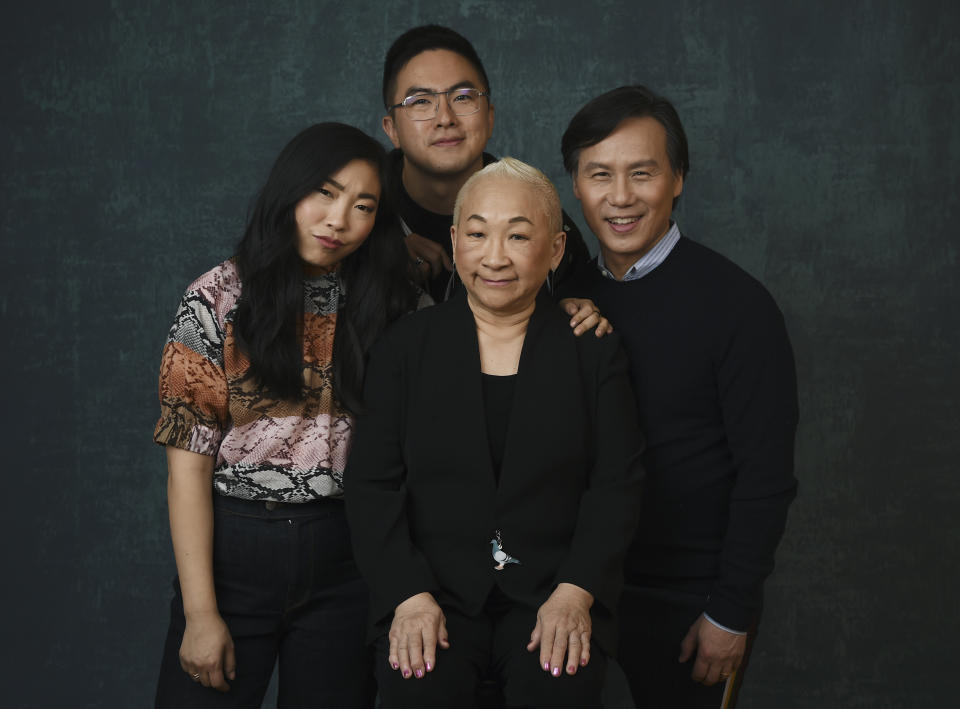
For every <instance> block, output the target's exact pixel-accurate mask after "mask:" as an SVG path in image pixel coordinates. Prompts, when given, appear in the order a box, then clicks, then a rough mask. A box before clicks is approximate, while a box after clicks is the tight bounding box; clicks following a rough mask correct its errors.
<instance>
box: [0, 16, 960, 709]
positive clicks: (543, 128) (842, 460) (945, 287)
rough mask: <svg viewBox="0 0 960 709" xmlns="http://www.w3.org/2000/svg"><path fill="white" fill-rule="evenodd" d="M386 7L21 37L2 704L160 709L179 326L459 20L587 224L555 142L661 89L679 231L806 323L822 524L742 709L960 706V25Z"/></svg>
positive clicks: (801, 360) (781, 582)
mask: <svg viewBox="0 0 960 709" xmlns="http://www.w3.org/2000/svg"><path fill="white" fill-rule="evenodd" d="M384 5H386V4H385V3H374V2H369V1H367V0H355V1H354V2H349V3H345V2H331V1H329V0H314V1H312V2H303V1H300V2H297V1H293V0H273V1H272V2H269V3H268V2H254V1H253V0H248V2H236V3H221V2H213V1H211V0H192V1H190V2H186V1H181V0H167V1H165V2H150V1H147V0H142V1H139V2H137V1H134V0H115V1H114V2H105V1H103V0H86V1H85V2H82V3H79V2H62V3H55V2H49V1H48V0H34V1H33V2H27V3H20V4H18V5H17V7H16V8H15V9H12V8H8V9H7V10H6V11H5V12H4V19H3V23H2V29H0V86H2V94H0V96H2V98H0V101H2V110H0V232H2V242H0V279H2V281H0V283H2V285H0V288H2V290H0V318H2V332H3V344H2V358H3V359H2V363H0V364H2V366H0V372H2V374H0V376H2V378H3V384H2V387H3V388H2V391H3V400H2V401H3V413H2V417H3V418H2V432H3V445H4V448H5V449H6V450H7V451H8V454H7V465H6V469H5V470H4V476H3V477H4V485H3V494H2V499H3V503H2V504H3V507H4V511H5V512H6V514H5V515H3V516H2V519H3V520H4V534H3V546H4V558H5V559H6V560H7V563H6V568H7V573H6V575H5V579H6V580H5V581H4V582H3V583H2V588H3V594H4V597H3V601H4V605H3V608H4V610H5V612H6V614H7V619H6V621H7V622H6V623H4V632H3V643H2V645H3V659H2V666H3V674H4V676H5V677H7V678H8V679H7V681H6V682H4V686H3V688H2V689H0V704H3V705H4V706H10V707H53V706H72V707H110V708H114V707H124V708H126V707H142V706H148V705H150V704H151V702H152V694H153V686H154V681H155V676H156V670H157V665H158V660H159V656H160V649H161V641H162V637H163V631H164V627H165V622H166V612H167V611H166V603H167V598H168V596H169V581H170V579H171V577H172V573H173V563H172V554H171V552H170V546H169V537H168V532H167V528H166V511H165V500H164V492H165V470H164V463H163V456H162V451H161V450H160V449H158V448H156V447H155V446H153V445H152V444H151V443H150V434H151V431H152V427H153V424H154V421H155V418H156V415H157V410H158V407H157V404H156V401H155V391H156V384H155V381H156V371H157V365H158V358H159V354H160V349H161V347H162V343H163V338H164V336H165V333H166V330H167V328H168V326H169V321H170V318H171V316H172V314H173V312H174V309H175V307H176V304H177V301H178V298H179V296H180V294H181V292H182V290H183V288H184V287H185V286H186V284H187V283H188V282H189V281H190V280H191V279H192V278H193V277H195V276H196V275H198V274H199V273H201V272H202V271H203V270H205V269H206V268H208V267H210V266H211V265H213V264H215V263H217V262H219V261H220V260H222V259H224V258H225V257H227V256H228V255H229V254H230V253H231V248H232V245H233V244H234V243H235V242H236V240H237V238H238V236H239V232H240V229H241V225H242V223H243V219H244V216H245V213H246V209H247V206H248V204H249V202H250V200H251V198H252V195H253V193H254V191H255V190H256V188H257V186H258V185H259V183H260V181H261V180H262V179H263V178H264V177H265V175H266V172H267V170H268V168H269V165H270V162H271V160H272V159H273V157H274V156H275V154H276V153H277V152H278V151H279V149H280V147H281V146H282V145H283V144H284V143H285V142H286V140H287V139H288V138H289V137H291V136H292V135H293V134H294V133H295V132H296V131H298V130H299V129H300V128H302V127H304V126H305V125H307V124H308V123H310V122H314V121H317V120H321V119H339V120H343V121H347V122H351V123H355V124H357V125H359V126H361V127H362V128H364V129H366V130H368V131H370V132H373V133H378V131H379V120H380V115H381V113H382V111H381V108H380V106H379V100H378V90H379V89H378V87H379V81H380V77H379V71H380V62H381V61H382V56H383V53H384V51H385V50H386V47H387V46H388V44H389V43H390V41H392V39H393V38H394V37H395V36H396V35H397V34H398V33H399V32H400V31H402V30H404V29H406V28H407V27H409V26H412V25H415V24H420V23H423V22H428V21H436V22H441V23H444V24H449V25H451V26H452V27H454V28H456V29H458V30H460V31H461V32H463V33H465V34H466V35H467V36H468V37H470V38H471V39H472V40H473V41H474V42H475V44H476V46H477V48H478V50H479V52H480V54H481V56H482V57H483V58H484V60H485V62H486V65H487V70H488V72H489V73H490V76H491V80H492V82H493V90H494V95H495V103H496V106H497V126H496V130H495V135H494V139H493V141H492V143H491V149H492V150H493V151H494V152H497V153H500V154H513V155H516V156H518V157H521V158H523V159H525V160H528V161H531V162H533V163H535V164H537V165H540V166H542V167H543V168H545V169H546V171H547V172H548V173H549V174H551V175H552V176H553V177H554V178H556V179H557V180H558V181H559V183H560V185H561V186H562V188H563V196H564V198H565V203H566V204H567V207H568V209H569V211H570V212H571V213H572V214H574V215H575V216H576V215H579V210H578V209H577V208H576V205H575V203H574V202H573V200H572V198H571V195H570V191H569V187H568V184H567V180H566V179H565V178H564V177H563V175H562V173H561V169H560V159H559V150H558V144H559V138H560V135H561V133H562V130H563V128H564V127H565V125H566V122H567V121H568V120H569V118H570V116H572V114H573V113H574V111H575V110H576V108H578V107H579V105H581V104H582V103H583V102H584V101H585V100H586V99H588V98H589V97H591V96H593V95H595V94H597V93H599V92H601V91H603V90H606V89H609V88H613V87H615V86H617V85H620V84H623V83H627V82H632V81H640V82H644V83H647V84H649V85H650V86H652V87H654V88H656V89H658V90H659V91H661V92H662V93H664V94H666V95H667V96H669V97H670V98H672V99H673V100H674V102H675V103H676V105H677V107H678V108H679V111H680V113H681V116H682V117H683V119H684V121H685V123H686V126H687V129H688V132H689V134H690V140H691V154H692V161H693V170H692V173H691V175H690V177H689V179H688V180H687V182H686V185H685V187H686V192H685V195H684V204H683V206H682V209H681V211H680V212H679V215H678V219H679V221H680V224H681V226H682V227H683V229H684V231H685V232H687V233H688V234H689V235H691V236H693V237H694V238H697V239H700V240H701V241H703V242H705V243H706V244H708V245H710V246H712V247H714V248H716V249H718V250H719V251H721V252H723V253H725V254H727V255H728V256H730V257H731V258H733V259H734V260H735V261H737V262H738V263H740V264H741V265H742V266H744V267H745V268H746V269H747V270H748V271H750V272H751V273H753V274H755V275H756V276H757V277H759V278H760V279H761V280H763V281H764V282H765V283H766V284H767V285H768V287H769V288H770V290H771V291H772V292H773V294H774V295H775V297H776V298H777V299H778V301H779V303H780V305H781V307H782V309H783V311H784V313H785V315H786V317H787V321H788V325H789V327H790V331H791V334H792V337H793V343H794V347H795V350H796V355H797V363H798V367H799V376H800V389H801V391H800V394H801V405H802V423H801V426H800V431H799V441H798V443H799V447H798V454H797V462H798V476H799V478H800V481H801V496H800V498H799V499H798V500H797V502H796V504H795V506H794V508H793V511H792V514H791V518H790V523H789V527H788V531H787V536H786V539H785V540H784V543H783V545H782V548H781V553H780V555H779V565H778V569H777V572H776V573H775V575H774V577H773V578H772V580H771V581H770V583H769V584H768V587H769V594H768V603H767V606H768V611H767V616H766V621H765V624H764V627H763V634H762V636H761V638H760V641H759V643H758V647H757V650H756V653H755V657H754V660H753V662H752V668H751V672H750V674H749V675H748V677H747V684H746V687H745V695H744V697H743V702H742V706H743V707H746V708H747V709H751V708H758V707H811V706H817V707H841V706H842V707H872V708H877V709H883V708H885V707H939V706H945V705H947V704H950V703H952V702H951V701H950V699H949V698H950V697H952V695H953V693H954V692H953V691H952V689H951V685H952V684H953V682H952V680H951V679H950V678H951V676H952V674H953V670H954V665H955V662H954V661H952V660H951V659H950V658H951V657H952V656H953V655H954V651H955V644H954V642H953V640H954V636H955V630H956V628H957V624H958V612H957V602H956V600H955V591H956V588H957V586H958V583H960V568H958V559H960V529H958V523H957V521H956V520H957V512H956V509H957V503H958V499H960V495H958V493H960V482H958V476H957V475H956V472H957V471H956V467H957V462H956V461H957V460H958V459H960V435H958V433H960V410H958V409H960V377H958V374H957V368H956V365H957V357H958V351H960V350H958V345H960V335H958V328H957V322H958V320H957V311H958V306H960V297H958V296H960V286H958V283H960V281H958V278H957V265H958V264H957V261H958V240H957V229H956V226H955V225H956V223H957V222H958V220H960V213H958V212H960V199H958V196H957V193H958V189H960V184H958V175H960V168H958V163H957V161H958V159H960V112H958V108H960V82H958V79H957V69H958V67H960V43H958V40H957V35H958V31H960V10H958V7H960V6H958V5H957V4H956V3H953V2H946V1H945V2H910V3H908V2H900V3H897V2H879V1H878V2H865V1H862V2H849V3H833V2H819V1H818V2H804V3H768V2H759V1H749V0H741V1H739V2H730V3H714V2H702V3H700V2H688V1H682V0H680V1H674V2H662V3H653V2H648V3H639V2H629V3H627V2H623V3H620V2H612V1H610V0H595V2H592V3H584V2H579V1H573V0H561V1H554V2H547V1H544V2H530V3H521V2H497V1H495V0H461V1H460V2H444V3H439V2H431V1H428V0H421V1H420V2H417V1H413V2H409V3H404V4H399V3H398V4H396V5H391V6H390V7H389V8H387V9H384ZM790 6H792V7H790ZM581 224H582V221H581ZM951 224H952V225H954V226H953V227H951V226H949V225H951ZM951 323H953V324H952V325H951Z"/></svg>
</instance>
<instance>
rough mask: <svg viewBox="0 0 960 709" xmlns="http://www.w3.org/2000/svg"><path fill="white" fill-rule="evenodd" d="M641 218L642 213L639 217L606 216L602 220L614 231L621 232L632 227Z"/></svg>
mask: <svg viewBox="0 0 960 709" xmlns="http://www.w3.org/2000/svg"><path fill="white" fill-rule="evenodd" d="M642 218H643V216H642V215H641V216H639V217H607V218H606V219H605V220H604V221H606V222H607V224H609V225H610V226H611V227H612V228H613V230H614V231H616V232H621V233H623V232H627V231H630V230H631V229H633V227H634V226H635V225H636V224H637V223H638V222H639V221H640V220H641V219H642Z"/></svg>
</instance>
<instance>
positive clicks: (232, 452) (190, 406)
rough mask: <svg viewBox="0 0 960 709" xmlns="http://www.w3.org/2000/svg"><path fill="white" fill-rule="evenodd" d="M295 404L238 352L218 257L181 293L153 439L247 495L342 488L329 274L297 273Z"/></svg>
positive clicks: (228, 280) (295, 498) (227, 273)
mask: <svg viewBox="0 0 960 709" xmlns="http://www.w3.org/2000/svg"><path fill="white" fill-rule="evenodd" d="M303 284H304V292H303V298H304V308H303V309H304V322H303V333H304V338H303V386H304V395H305V396H304V398H303V400H302V401H297V402H291V401H285V400H277V399H272V398H270V397H269V396H267V395H266V394H265V393H264V392H263V391H262V390H261V388H260V387H259V386H258V385H257V383H256V381H255V380H253V379H252V378H251V377H250V375H249V368H250V362H249V360H248V359H247V358H246V357H245V356H244V355H243V354H242V353H241V352H240V351H239V350H238V349H237V345H236V341H235V339H234V335H233V319H234V315H235V313H236V306H237V301H238V300H239V298H240V293H241V287H242V286H241V284H240V279H239V277H238V275H237V269H236V266H235V265H234V262H233V261H232V260H231V261H226V262H224V263H222V264H220V265H219V266H217V267H216V268H214V269H212V270H211V271H209V272H207V273H205V274H204V275H202V276H201V277H200V278H198V279H197V280H196V281H194V282H193V283H192V284H191V285H190V287H189V288H188V289H187V292H186V294H185V295H184V296H183V300H182V301H181V302H180V307H179V309H178V310H177V314H176V317H175V318H174V323H173V327H171V328H170V334H169V335H168V336H167V342H166V345H165V346H164V349H163V359H162V362H161V365H160V420H159V421H158V422H157V426H156V429H155V431H154V434H153V438H154V440H155V441H156V442H157V443H159V444H161V445H169V446H174V447H176V448H183V449H185V450H189V451H193V452H194V453H200V454H202V455H209V456H213V457H214V458H215V459H216V463H215V465H214V478H213V481H214V488H215V489H216V491H217V492H218V493H219V494H221V495H227V496H230V497H239V498H243V499H248V500H275V501H278V502H306V501H309V500H313V499H316V498H318V497H338V496H340V495H341V494H343V470H344V467H345V465H346V461H347V454H348V453H349V447H350V433H351V428H352V425H353V421H352V418H351V417H350V415H349V414H347V413H346V412H343V411H341V410H340V409H339V408H338V406H337V404H336V402H335V401H334V398H333V369H332V365H331V357H332V353H333V335H334V331H335V329H336V322H337V310H338V308H339V307H340V305H341V300H342V299H341V292H340V287H339V279H338V278H337V276H336V274H330V275H325V276H320V277H317V278H309V279H305V280H304V282H303Z"/></svg>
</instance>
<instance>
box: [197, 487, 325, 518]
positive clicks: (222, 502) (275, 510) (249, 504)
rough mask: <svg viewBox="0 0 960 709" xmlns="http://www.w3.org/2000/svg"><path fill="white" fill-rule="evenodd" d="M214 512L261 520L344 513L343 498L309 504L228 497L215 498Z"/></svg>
mask: <svg viewBox="0 0 960 709" xmlns="http://www.w3.org/2000/svg"><path fill="white" fill-rule="evenodd" d="M213 508H214V510H221V511H223V512H228V513H231V514H236V515H243V516H245V517H257V518H260V519H290V518H291V517H293V518H299V517H316V516H317V515H327V514H330V513H336V512H342V511H343V498H338V497H321V498H318V499H316V500H310V501H308V502H276V501H274V500H244V499H241V498H239V497H228V496H227V495H218V494H216V493H214V496H213Z"/></svg>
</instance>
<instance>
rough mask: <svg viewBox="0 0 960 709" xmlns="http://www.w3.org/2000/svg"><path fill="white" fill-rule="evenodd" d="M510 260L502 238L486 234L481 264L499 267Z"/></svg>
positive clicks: (492, 267)
mask: <svg viewBox="0 0 960 709" xmlns="http://www.w3.org/2000/svg"><path fill="white" fill-rule="evenodd" d="M509 262H510V259H509V258H508V257H507V251H506V248H505V246H504V242H503V239H501V238H500V237H498V236H493V235H491V236H488V237H487V239H486V241H485V242H484V244H483V265H484V266H486V267H487V268H490V269H494V270H496V269H500V268H503V267H504V266H506V265H507V264H508V263H509Z"/></svg>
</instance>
